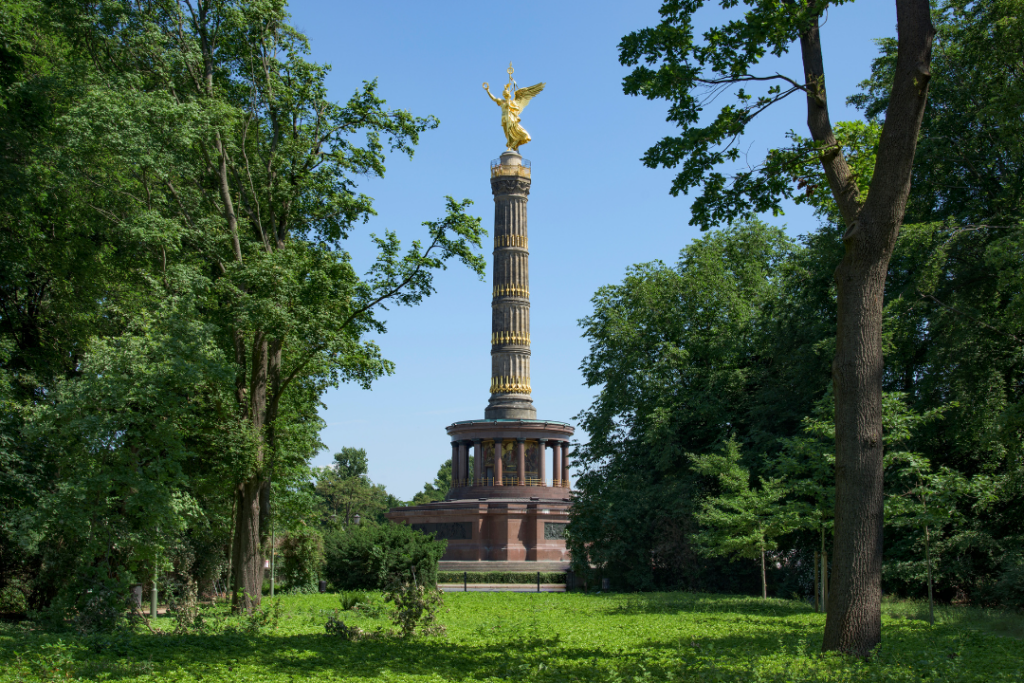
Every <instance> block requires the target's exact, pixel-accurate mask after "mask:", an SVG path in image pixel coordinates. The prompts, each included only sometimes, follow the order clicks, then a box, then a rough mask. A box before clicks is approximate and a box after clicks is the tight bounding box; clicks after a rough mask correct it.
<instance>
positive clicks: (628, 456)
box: [570, 220, 820, 591]
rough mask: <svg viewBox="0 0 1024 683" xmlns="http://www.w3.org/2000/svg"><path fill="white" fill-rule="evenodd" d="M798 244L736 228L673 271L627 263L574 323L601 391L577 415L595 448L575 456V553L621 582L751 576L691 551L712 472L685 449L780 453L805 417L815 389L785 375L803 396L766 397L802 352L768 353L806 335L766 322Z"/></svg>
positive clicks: (687, 582)
mask: <svg viewBox="0 0 1024 683" xmlns="http://www.w3.org/2000/svg"><path fill="white" fill-rule="evenodd" d="M794 250H796V245H794V244H793V243H792V242H791V241H790V240H789V239H788V238H787V237H786V235H785V233H784V232H783V231H782V230H781V229H779V228H776V227H773V226H769V225H766V224H764V223H762V222H760V221H756V220H750V221H738V222H737V223H736V224H735V225H734V226H731V227H729V228H727V229H723V230H716V231H713V232H711V233H709V234H707V235H705V236H703V237H702V238H701V239H698V240H694V241H693V242H692V243H690V244H689V245H687V247H686V248H684V249H683V250H682V251H681V253H680V255H679V259H678V262H677V263H675V264H673V265H665V264H662V263H660V262H655V263H647V264H640V265H637V266H634V267H632V268H630V269H629V271H628V272H627V274H626V277H625V278H624V280H623V281H622V282H621V283H617V284H614V285H608V286H605V287H602V288H601V289H600V290H598V292H597V293H596V294H595V295H594V298H593V301H592V303H593V311H592V313H591V314H590V315H588V316H587V317H586V318H584V319H582V320H581V321H580V325H581V327H582V328H583V331H584V336H585V337H586V338H587V340H588V342H589V344H590V351H589V354H588V355H587V357H586V358H585V359H584V361H583V364H582V370H583V373H584V377H585V379H586V382H587V384H588V386H591V387H599V388H600V389H599V391H598V392H597V394H596V397H595V399H594V402H593V403H592V405H591V406H590V407H588V408H587V410H585V411H583V412H582V413H581V414H580V415H579V416H578V419H580V421H581V426H582V427H583V428H584V429H585V430H586V431H587V432H588V433H589V434H590V442H589V444H587V445H585V446H583V447H581V448H580V449H579V451H578V453H577V458H576V463H577V465H578V466H579V467H580V468H581V469H582V473H581V475H580V476H579V477H578V478H577V482H576V487H577V492H576V495H575V497H574V499H573V501H574V502H573V509H572V512H571V515H572V522H571V524H572V527H571V528H572V532H573V533H572V537H571V539H570V545H571V549H572V552H573V553H574V555H573V556H574V557H575V558H577V559H579V558H586V559H585V560H582V559H581V560H580V561H584V562H588V563H590V564H597V565H599V566H602V567H604V572H605V576H609V577H611V578H612V579H613V580H614V581H615V582H616V584H617V585H621V586H626V587H629V589H631V590H655V589H660V590H666V589H679V588H684V589H688V590H702V591H711V590H732V591H736V590H742V586H743V583H744V582H745V581H748V580H749V579H748V578H747V577H746V576H745V575H742V576H738V575H737V574H742V572H744V571H745V568H744V567H735V566H727V565H726V563H724V562H718V561H713V562H709V561H705V560H702V559H701V558H700V557H698V556H696V555H695V553H694V552H693V548H692V544H691V541H690V536H691V534H692V533H693V532H694V531H696V525H695V523H694V521H693V514H694V513H695V512H696V509H697V502H698V499H699V496H700V492H701V490H702V488H703V486H704V479H705V478H704V477H703V476H702V475H700V474H698V473H696V472H695V471H694V470H693V468H692V463H691V462H690V461H689V459H688V458H687V456H686V453H689V452H697V453H700V452H707V451H709V450H711V449H712V448H714V446H715V444H717V443H719V442H720V441H722V440H723V439H726V438H728V436H729V434H730V432H736V434H737V439H738V440H740V441H742V442H744V443H748V442H749V443H756V444H758V445H757V448H770V447H774V442H775V440H776V439H777V438H778V436H781V435H784V434H788V432H787V431H786V429H787V426H788V424H789V423H790V422H791V423H792V424H793V425H799V420H800V418H801V417H802V416H803V415H804V414H806V412H807V409H808V407H809V404H810V400H811V395H813V393H814V392H816V391H818V388H817V386H815V388H814V389H813V390H811V391H808V390H807V389H806V387H805V386H804V384H805V383H804V382H801V381H798V380H793V379H792V378H789V377H787V378H786V381H784V382H779V383H777V384H776V385H775V386H785V387H787V389H788V388H789V387H794V388H796V390H795V391H792V392H790V391H787V390H783V391H781V392H780V391H772V392H771V395H770V396H764V397H763V396H762V394H763V393H764V392H765V390H766V389H771V388H773V387H766V385H765V377H766V373H767V372H768V371H769V370H771V371H772V372H775V371H777V368H779V367H780V365H781V364H782V362H791V361H792V359H794V358H799V357H800V355H799V354H795V353H789V349H786V351H785V352H782V353H779V354H777V355H775V356H774V357H773V350H774V349H773V348H772V347H773V345H774V344H776V343H779V341H780V340H791V339H793V338H794V337H798V336H799V335H794V334H792V333H790V334H776V333H775V329H774V325H773V324H772V321H773V319H774V318H775V316H780V317H781V316H782V315H783V313H780V304H779V300H780V299H781V294H780V292H779V287H780V286H781V285H782V284H783V283H784V282H785V277H784V273H785V269H786V262H787V260H788V259H789V258H790V257H792V255H793V252H794ZM800 275H801V277H803V275H804V274H803V273H800ZM785 319H787V320H800V321H814V320H816V316H814V315H810V316H799V317H797V318H793V317H790V316H789V315H788V314H785ZM789 332H791V331H789ZM815 341H817V339H815ZM819 383H820V382H819ZM804 394H808V395H807V396H805V395H804ZM637 491H643V492H644V495H643V496H637V495H636V492H637Z"/></svg>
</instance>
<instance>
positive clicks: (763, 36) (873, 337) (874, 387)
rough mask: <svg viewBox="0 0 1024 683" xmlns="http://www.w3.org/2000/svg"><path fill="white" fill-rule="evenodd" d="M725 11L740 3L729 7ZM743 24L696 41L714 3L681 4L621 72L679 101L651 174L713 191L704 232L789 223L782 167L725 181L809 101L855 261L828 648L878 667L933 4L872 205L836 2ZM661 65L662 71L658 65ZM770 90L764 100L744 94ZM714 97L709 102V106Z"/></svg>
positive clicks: (847, 308) (756, 9) (838, 376)
mask: <svg viewBox="0 0 1024 683" xmlns="http://www.w3.org/2000/svg"><path fill="white" fill-rule="evenodd" d="M722 4H723V7H730V6H731V4H732V3H728V2H723V3H722ZM745 4H746V5H747V6H748V7H749V8H750V9H749V10H748V11H747V12H746V14H745V15H744V17H743V18H742V19H741V20H735V21H732V22H729V23H728V24H725V25H724V26H720V27H715V28H713V29H710V30H708V31H707V32H705V33H704V35H703V38H704V42H702V43H701V42H698V41H695V40H694V36H693V14H694V12H695V11H696V10H697V9H698V8H699V7H700V6H701V5H703V2H697V1H695V0H690V1H686V2H682V1H680V0H671V1H669V2H666V3H665V4H664V5H663V6H662V9H661V15H662V22H661V23H660V24H659V25H658V26H657V27H655V28H652V29H643V30H641V31H637V32H634V33H632V34H630V35H628V36H626V37H625V38H624V39H623V40H622V42H621V43H620V60H621V62H622V63H623V64H624V65H628V66H636V65H638V64H639V63H640V62H641V61H644V62H645V64H646V65H643V66H637V68H636V69H634V71H633V72H632V73H631V74H630V75H629V76H628V77H627V78H626V80H625V82H624V90H625V92H626V93H628V94H632V95H638V94H642V95H644V96H646V97H647V98H649V99H655V98H663V99H667V100H669V101H670V102H671V108H670V110H669V117H668V118H669V120H670V121H673V122H675V123H677V124H678V125H679V126H680V127H681V128H682V129H683V132H682V135H681V136H679V137H667V138H665V139H663V140H662V141H660V142H659V143H658V144H656V145H655V146H654V147H652V148H651V149H650V150H648V152H647V154H646V155H645V157H644V163H645V164H647V165H648V166H651V167H657V166H665V167H670V168H671V167H675V166H677V165H679V164H682V170H681V171H680V173H679V174H678V175H677V176H676V179H675V181H674V183H673V186H672V192H673V194H678V192H680V191H683V192H685V191H688V190H690V189H691V188H694V187H702V189H703V193H702V195H701V196H700V197H698V198H697V199H696V200H695V201H694V204H693V217H692V219H691V223H692V224H697V225H700V226H701V227H702V228H705V229H706V228H708V227H710V226H711V225H712V224H713V223H715V222H721V221H723V220H729V219H731V218H733V217H735V216H737V215H742V214H744V213H746V212H748V211H751V210H755V211H766V210H773V211H775V212H776V213H777V212H779V210H780V204H779V202H780V200H781V199H782V198H783V197H791V196H792V195H793V193H794V191H795V187H794V184H793V183H791V180H790V178H792V175H787V174H780V173H778V172H777V170H778V169H777V167H773V165H772V164H765V165H762V167H761V168H760V169H756V170H750V171H740V172H737V173H736V174H734V175H733V177H732V178H731V180H729V179H727V178H726V177H725V176H724V175H723V174H722V173H721V172H718V171H716V170H715V169H716V168H717V167H718V166H720V165H721V164H723V163H725V162H735V161H737V160H738V159H739V155H740V151H739V149H738V148H737V147H734V146H733V142H735V141H736V140H737V139H738V138H739V137H740V136H742V134H743V133H744V131H745V129H746V126H747V124H748V123H749V122H750V121H751V120H752V119H753V118H754V117H756V116H757V115H758V114H759V113H760V112H761V111H763V110H764V109H766V108H767V107H769V106H772V105H774V104H776V103H777V102H779V101H781V100H782V99H784V98H786V97H788V96H789V95H791V94H793V93H803V94H804V95H805V96H806V102H807V125H808V129H809V130H810V133H811V138H812V139H813V141H814V143H815V146H816V149H817V152H818V158H819V161H820V163H821V166H822V169H823V171H824V173H825V175H826V177H827V179H828V185H829V188H830V189H831V193H832V196H833V199H834V201H835V202H836V205H837V206H838V208H839V213H840V215H841V216H842V218H843V223H844V224H845V226H846V230H845V233H844V235H843V243H844V247H845V254H844V255H843V259H842V261H841V262H840V263H839V265H838V267H837V268H836V271H835V281H836V287H837V311H838V325H837V330H836V350H835V357H834V360H833V366H832V379H833V384H834V387H835V396H836V463H837V466H836V522H835V524H836V546H835V561H834V564H835V580H834V582H833V590H832V592H831V593H830V596H829V599H830V601H831V604H830V609H829V611H828V619H827V621H826V626H825V638H824V641H823V648H824V649H825V650H841V651H845V652H850V653H856V654H859V655H862V656H864V655H867V653H869V652H870V651H871V649H872V648H873V647H874V646H875V645H877V644H878V642H879V641H880V640H881V578H882V520H883V493H882V481H883V477H882V471H883V465H882V448H883V446H882V443H883V440H882V417H881V403H882V376H883V367H884V360H883V356H882V301H883V295H884V288H885V278H886V272H887V266H888V263H889V259H890V257H891V255H892V251H893V248H894V246H895V244H896V237H897V235H898V234H899V228H900V225H901V223H902V220H903V214H904V211H905V209H906V205H907V198H908V195H909V193H910V187H911V178H912V168H913V160H914V151H915V148H916V146H917V140H918V134H919V132H920V128H921V119H922V117H923V115H924V110H925V103H926V100H927V94H928V85H929V81H930V59H931V43H932V37H933V35H934V29H933V27H932V24H931V18H930V7H929V3H928V0H898V2H897V3H896V14H897V25H898V33H899V38H898V41H897V60H896V67H895V69H894V72H893V81H892V86H891V91H890V97H889V103H888V107H887V109H886V115H885V121H884V123H883V124H882V130H881V138H880V144H879V148H878V155H877V157H876V162H875V166H874V172H873V176H872V178H871V182H870V184H869V186H868V189H867V193H866V195H864V194H863V193H862V192H861V190H860V188H859V187H858V183H857V178H856V177H855V176H854V174H853V172H852V170H851V168H850V166H849V164H848V163H847V161H846V158H845V156H844V153H843V149H842V147H841V146H840V145H839V144H838V141H837V139H836V136H835V132H834V130H833V127H832V124H831V122H830V120H829V113H828V100H827V94H826V88H825V70H824V63H823V60H822V52H821V36H820V32H819V20H820V18H821V16H822V15H823V14H824V13H825V12H826V11H827V10H828V8H829V6H830V5H832V4H833V3H832V2H828V1H827V0H826V1H820V2H812V1H808V2H794V3H783V4H763V3H754V2H748V3H745ZM797 43H799V46H800V52H801V56H802V61H803V74H802V75H801V76H800V77H798V78H791V77H787V76H784V75H782V74H775V75H764V76H762V75H758V74H756V73H753V71H752V67H754V66H756V65H757V63H758V62H759V61H760V59H761V57H762V56H763V55H764V54H765V53H766V52H772V53H773V54H776V55H778V54H782V53H784V52H787V51H788V50H789V49H790V48H791V47H792V46H793V45H794V44H797ZM655 64H657V65H658V68H657V69H652V68H650V67H649V66H647V65H655ZM760 83H766V84H770V85H768V87H767V90H766V91H765V93H764V94H763V95H760V96H758V97H757V98H756V99H755V98H754V97H753V96H752V95H750V94H748V93H747V91H746V89H745V87H744V86H747V85H757V84H760ZM733 86H741V87H740V88H739V89H738V91H737V92H736V97H737V99H738V105H735V106H734V105H726V106H725V107H723V108H722V109H721V111H720V113H719V114H718V116H717V117H716V118H715V119H714V121H712V122H711V123H710V124H708V125H706V126H700V125H699V123H698V121H699V115H700V111H701V109H702V105H703V104H705V103H707V102H709V101H710V100H711V99H712V98H713V97H715V96H717V94H718V93H720V92H721V91H723V90H726V89H729V88H731V87H733ZM701 91H703V92H705V93H706V94H707V98H706V99H704V100H702V99H701V98H700V96H699V93H700V92H701Z"/></svg>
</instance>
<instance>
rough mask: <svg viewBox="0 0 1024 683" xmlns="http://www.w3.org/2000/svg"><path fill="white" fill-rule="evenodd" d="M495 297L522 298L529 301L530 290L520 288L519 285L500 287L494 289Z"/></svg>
mask: <svg viewBox="0 0 1024 683" xmlns="http://www.w3.org/2000/svg"><path fill="white" fill-rule="evenodd" d="M494 296H495V297H499V296H521V297H525V298H527V299H529V298H530V288H529V287H520V286H519V285H498V286H497V287H495V288H494Z"/></svg>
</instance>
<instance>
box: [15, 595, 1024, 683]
mask: <svg viewBox="0 0 1024 683" xmlns="http://www.w3.org/2000/svg"><path fill="white" fill-rule="evenodd" d="M280 600H281V607H282V617H281V620H280V622H279V624H278V626H277V628H276V629H273V630H265V631H264V632H263V633H259V634H256V635H252V634H247V633H245V632H244V631H242V630H239V629H238V628H234V627H232V626H231V624H230V623H229V622H226V621H223V620H221V621H220V622H218V621H217V619H216V618H215V616H216V613H217V611H216V610H209V611H208V612H207V616H208V617H211V618H213V619H212V621H213V624H214V625H213V626H212V627H211V629H210V631H211V632H209V633H203V634H201V635H186V636H170V635H152V634H149V633H142V632H138V633H132V634H121V635H117V636H87V637H83V636H70V635H68V634H63V635H59V636H58V635H54V634H45V633H40V632H37V631H30V630H27V629H25V628H24V627H22V626H18V627H11V626H7V627H0V628H2V629H3V630H0V681H2V682H4V683H7V682H9V681H49V680H53V681H56V680H61V681H66V680H96V681H101V680H110V681H209V682H210V683H216V682H221V681H239V682H242V681H245V682H247V683H248V682H254V681H308V682H310V683H312V682H315V681H523V682H527V681H529V682H538V683H562V682H564V683H569V682H571V681H597V682H608V683H611V682H613V681H615V682H619V681H621V682H625V681H737V682H738V681H743V682H754V681H780V682H781V681H858V682H860V681H892V682H895V683H900V682H903V681H929V682H930V683H932V682H938V681H978V682H981V681H985V682H1001V681H1024V641H1022V640H1020V639H1019V638H1014V637H1009V636H1007V635H998V634H997V632H998V631H999V630H1000V629H1002V631H1007V629H1009V631H1007V632H1009V633H1011V635H1012V633H1013V628H1019V623H1020V618H1019V617H1014V616H1009V617H1006V620H1007V621H1006V623H1003V624H1002V625H1001V626H998V628H996V629H995V630H996V631H997V632H993V630H991V629H989V628H988V625H989V621H986V617H985V615H984V613H982V612H977V613H974V612H970V611H969V610H961V611H960V612H956V611H955V610H954V611H946V612H941V611H940V618H939V619H938V620H937V624H936V625H935V626H929V625H928V624H927V623H925V622H922V621H919V620H916V619H914V618H913V617H915V616H917V615H918V614H919V611H920V605H912V604H907V603H892V604H887V605H886V607H885V610H884V611H885V613H886V616H885V617H884V622H883V628H884V631H883V634H884V637H883V644H882V647H881V649H880V650H879V652H878V653H877V654H876V656H875V657H873V658H872V660H871V661H870V662H866V663H865V662H862V661H858V660H852V659H849V658H842V657H827V658H822V657H821V656H820V654H819V649H820V646H821V632H822V626H823V623H824V617H823V616H822V615H818V614H815V613H813V612H812V611H811V610H810V608H809V607H808V606H807V605H805V604H803V603H800V602H795V601H784V600H768V601H762V600H760V599H756V598H740V597H724V596H710V595H694V594H687V593H662V594H648V595H616V594H602V595H580V594H552V593H541V594H536V593H451V594H447V595H446V596H445V607H444V609H442V612H441V618H440V620H441V622H442V623H444V624H445V625H446V626H447V627H448V634H447V635H446V636H438V637H431V638H410V639H406V640H401V639H397V638H385V639H377V640H365V641H361V642H347V641H344V640H341V639H339V638H338V637H334V636H328V635H326V634H325V633H324V628H323V624H324V622H326V620H327V618H328V616H330V614H332V613H333V611H334V610H335V609H336V608H337V607H338V606H339V600H338V597H337V596H331V595H297V596H286V597H283V598H281V599H280ZM342 618H343V619H344V621H345V622H346V623H347V624H349V625H359V626H361V627H362V628H364V629H367V630H372V629H373V628H375V627H376V626H377V625H378V624H382V623H384V621H383V620H382V619H381V618H375V617H374V616H372V615H371V614H367V613H366V610H361V611H349V612H345V613H343V615H342ZM158 621H159V622H161V624H160V626H161V627H163V628H167V627H168V626H169V625H170V622H171V620H169V619H160V620H158ZM1010 622H1014V623H1017V624H1018V626H1007V624H1009V623H1010ZM991 623H992V624H996V625H998V624H999V623H1000V622H998V620H993V621H992V622H991ZM218 624H219V625H218Z"/></svg>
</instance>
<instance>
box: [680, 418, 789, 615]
mask: <svg viewBox="0 0 1024 683" xmlns="http://www.w3.org/2000/svg"><path fill="white" fill-rule="evenodd" d="M690 457H691V460H692V461H693V467H694V469H695V470H696V471H697V472H699V473H700V474H703V475H705V476H707V477H715V478H717V479H718V484H719V490H720V493H719V494H718V495H717V496H708V497H707V498H705V499H704V500H703V501H702V502H701V506H700V510H699V511H698V512H697V514H696V515H695V517H696V519H697V521H698V522H699V523H700V525H701V529H700V531H699V532H698V533H697V535H696V541H697V544H698V546H699V547H700V548H701V551H702V552H704V553H706V554H708V555H712V556H714V555H726V556H731V557H733V558H748V559H756V558H758V557H760V559H761V597H762V598H765V599H767V597H768V579H767V576H766V574H765V553H767V552H768V551H769V550H775V549H777V548H778V543H777V542H776V539H777V538H778V537H780V536H783V535H785V534H787V533H789V532H790V531H792V530H794V529H795V528H797V526H799V523H800V522H799V519H798V516H797V514H796V513H795V511H794V510H793V509H792V508H790V507H788V506H787V505H786V504H785V503H784V501H783V499H784V498H785V496H786V494H787V493H788V489H787V486H786V484H785V482H784V481H783V480H782V479H780V478H771V479H763V478H762V479H761V480H760V482H759V483H760V486H758V487H757V488H751V486H750V472H749V471H748V470H747V469H746V468H745V467H743V466H742V465H740V459H741V457H742V455H741V453H740V449H739V444H738V443H736V440H735V439H733V438H730V439H729V440H728V441H726V442H725V443H723V444H722V445H721V446H720V448H719V450H718V452H717V453H709V454H705V455H691V456H690Z"/></svg>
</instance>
